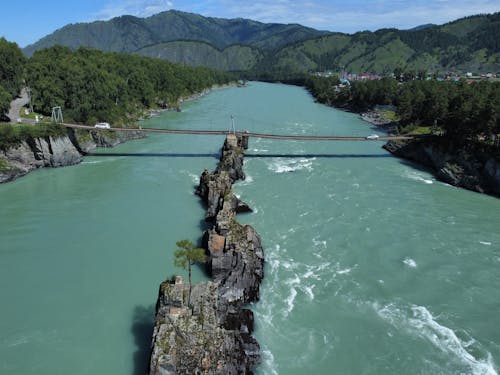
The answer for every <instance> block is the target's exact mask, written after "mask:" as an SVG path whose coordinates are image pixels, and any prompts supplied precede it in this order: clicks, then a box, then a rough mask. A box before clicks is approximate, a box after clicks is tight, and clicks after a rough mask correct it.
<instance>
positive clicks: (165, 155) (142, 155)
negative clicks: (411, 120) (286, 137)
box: [87, 153, 392, 159]
mask: <svg viewBox="0 0 500 375" xmlns="http://www.w3.org/2000/svg"><path fill="white" fill-rule="evenodd" d="M87 156H97V157H116V156H129V157H136V158H149V157H152V158H157V157H160V158H216V159H219V154H184V153H179V154H173V153H107V154H99V153H89V154H87ZM245 157H246V158H339V159H349V158H391V157H392V155H390V154H245Z"/></svg>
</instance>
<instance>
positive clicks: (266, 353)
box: [262, 349, 278, 375]
mask: <svg viewBox="0 0 500 375" xmlns="http://www.w3.org/2000/svg"><path fill="white" fill-rule="evenodd" d="M262 362H263V365H264V367H265V368H266V370H267V371H269V374H270V375H278V371H277V369H276V364H275V362H274V355H273V353H272V352H271V351H270V350H269V349H263V350H262Z"/></svg>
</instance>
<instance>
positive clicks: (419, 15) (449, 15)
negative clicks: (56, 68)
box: [96, 0, 500, 33]
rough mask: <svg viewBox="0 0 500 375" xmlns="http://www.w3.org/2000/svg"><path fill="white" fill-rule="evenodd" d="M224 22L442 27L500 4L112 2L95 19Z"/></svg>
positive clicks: (440, 0) (459, 0) (494, 0)
mask: <svg viewBox="0 0 500 375" xmlns="http://www.w3.org/2000/svg"><path fill="white" fill-rule="evenodd" d="M174 7H175V9H178V10H182V11H186V12H192V13H199V14H202V15H204V16H210V17H220V18H249V19H253V20H256V21H261V22H277V23H300V24H302V25H305V26H310V27H314V28H317V29H322V30H330V31H341V32H349V33H352V32H356V31H360V30H376V29H380V28H387V27H396V28H403V29H404V28H411V27H414V26H418V25H421V24H427V23H436V24H442V23H446V22H449V21H452V20H455V19H457V18H461V17H464V16H468V15H473V14H478V13H494V12H498V11H499V10H500V9H499V8H500V6H499V4H498V0H476V1H474V2H472V1H470V0H434V1H429V0H412V1H410V0H350V1H349V2H346V1H345V0H302V1H300V0H197V1H195V0H174V1H170V0H110V2H109V3H107V4H106V6H105V7H104V8H103V9H101V10H100V11H99V12H98V13H97V14H96V17H97V18H99V19H110V18H112V17H116V16H120V15H124V14H131V15H134V16H138V17H147V16H151V15H152V14H155V13H159V12H162V11H165V10H168V9H173V8H174Z"/></svg>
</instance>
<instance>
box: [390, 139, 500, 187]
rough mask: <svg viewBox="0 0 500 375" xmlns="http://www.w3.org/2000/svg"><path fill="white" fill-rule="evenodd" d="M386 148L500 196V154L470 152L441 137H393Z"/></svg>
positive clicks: (445, 178) (443, 178) (454, 182)
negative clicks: (405, 138) (444, 140)
mask: <svg viewBox="0 0 500 375" xmlns="http://www.w3.org/2000/svg"><path fill="white" fill-rule="evenodd" d="M384 148H385V149H386V150H388V151H389V152H391V153H393V154H394V155H396V156H399V157H401V158H404V159H409V160H412V161H414V162H417V163H419V164H422V165H424V166H426V167H428V168H430V169H431V170H432V171H433V172H434V173H435V175H436V177H437V178H438V179H439V180H441V181H443V182H446V183H448V184H450V185H454V186H458V187H462V188H465V189H468V190H473V191H477V192H479V193H486V194H491V195H496V196H500V158H499V155H498V152H497V153H496V155H495V154H491V153H484V152H480V153H479V152H474V153H469V152H466V151H464V150H462V149H458V148H456V147H453V146H451V145H449V144H447V143H445V142H442V141H441V140H440V139H439V137H437V138H435V139H423V140H412V141H390V142H388V143H387V144H386V145H384Z"/></svg>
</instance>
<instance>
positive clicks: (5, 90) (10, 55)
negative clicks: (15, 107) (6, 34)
mask: <svg viewBox="0 0 500 375" xmlns="http://www.w3.org/2000/svg"><path fill="white" fill-rule="evenodd" d="M25 62H26V59H25V57H24V55H23V53H22V52H21V50H20V49H19V47H18V46H17V44H16V43H10V42H8V41H7V40H5V38H0V117H3V114H4V113H5V112H7V111H8V110H9V106H10V102H11V100H12V99H13V98H14V97H16V96H17V94H19V91H20V89H21V86H22V81H23V73H24V64H25Z"/></svg>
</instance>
